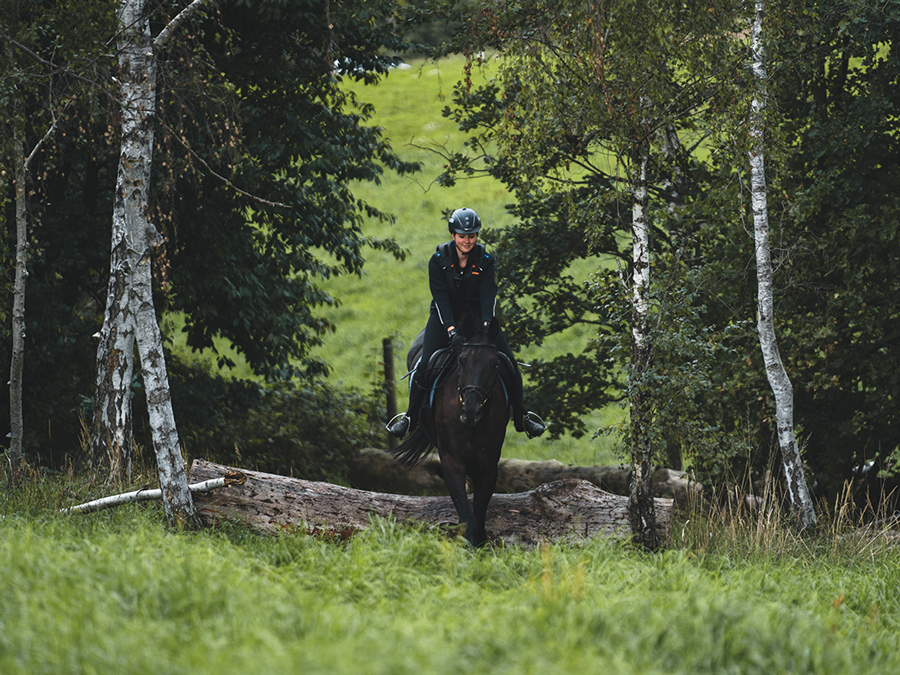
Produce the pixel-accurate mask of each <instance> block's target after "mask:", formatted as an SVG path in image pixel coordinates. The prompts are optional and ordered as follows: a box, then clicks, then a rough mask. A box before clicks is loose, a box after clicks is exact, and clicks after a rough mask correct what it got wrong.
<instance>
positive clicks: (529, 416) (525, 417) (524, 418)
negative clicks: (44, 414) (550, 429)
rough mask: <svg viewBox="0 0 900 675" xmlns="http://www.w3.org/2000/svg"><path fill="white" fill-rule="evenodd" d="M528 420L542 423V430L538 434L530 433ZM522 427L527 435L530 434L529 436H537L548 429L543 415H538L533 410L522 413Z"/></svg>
mask: <svg viewBox="0 0 900 675" xmlns="http://www.w3.org/2000/svg"><path fill="white" fill-rule="evenodd" d="M526 422H533V423H535V424H540V425H541V430H540V431H539V432H537V433H536V434H532V433H530V432H529V431H528V425H527V424H525V423H526ZM522 427H523V429H524V430H525V435H526V436H528V438H537V437H538V436H540V435H541V434H542V433H544V432H545V431H547V425H546V423H544V420H542V419H541V416H540V415H538V414H537V413H536V412H531V411H529V412H527V413H525V414H524V415H522Z"/></svg>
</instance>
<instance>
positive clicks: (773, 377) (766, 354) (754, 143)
mask: <svg viewBox="0 0 900 675" xmlns="http://www.w3.org/2000/svg"><path fill="white" fill-rule="evenodd" d="M764 15H765V2H764V0H756V3H755V11H754V15H753V20H752V22H751V38H752V46H753V76H754V80H755V82H756V91H755V94H754V98H753V101H752V102H751V112H750V137H751V149H750V153H749V155H750V185H751V195H752V208H753V232H754V239H755V242H756V277H757V286H758V319H757V329H758V331H759V344H760V347H761V348H762V353H763V361H764V363H765V367H766V376H767V377H768V380H769V386H770V387H771V388H772V392H773V394H774V395H775V419H776V426H777V432H778V444H779V446H780V447H781V458H782V463H783V465H784V477H785V482H786V485H787V491H788V495H789V497H790V500H791V505H792V507H793V510H794V513H795V515H796V516H797V517H798V519H799V523H800V527H801V528H802V529H806V528H811V527H815V525H816V513H815V509H814V507H813V503H812V499H811V497H810V494H809V489H808V487H807V484H806V477H805V475H804V471H803V465H802V464H801V462H800V452H799V450H798V448H797V441H796V438H795V436H794V390H793V387H792V386H791V381H790V378H789V377H788V374H787V372H786V371H785V369H784V364H783V363H782V361H781V354H780V353H779V351H778V341H777V338H776V336H775V303H774V300H773V297H772V259H771V252H770V248H769V215H768V204H767V194H766V174H765V161H764V160H765V156H764V136H763V132H764V124H763V111H764V110H765V105H766V102H765V96H766V68H765V63H764V49H763V42H762V20H763V17H764Z"/></svg>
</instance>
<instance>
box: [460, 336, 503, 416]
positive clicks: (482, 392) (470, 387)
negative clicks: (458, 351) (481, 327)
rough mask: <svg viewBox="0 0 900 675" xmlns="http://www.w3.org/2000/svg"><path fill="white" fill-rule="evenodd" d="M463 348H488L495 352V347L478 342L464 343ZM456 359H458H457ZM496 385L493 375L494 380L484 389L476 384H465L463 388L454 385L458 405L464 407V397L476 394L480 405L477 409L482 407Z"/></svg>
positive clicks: (495, 378)
mask: <svg viewBox="0 0 900 675" xmlns="http://www.w3.org/2000/svg"><path fill="white" fill-rule="evenodd" d="M463 347H464V348H465V347H490V348H491V349H493V350H494V351H498V350H497V345H492V344H490V343H479V342H466V343H464V344H463ZM457 358H458V357H457ZM495 384H497V376H496V375H495V377H494V379H493V380H491V386H490V387H488V388H487V389H485V388H484V387H480V386H478V385H477V384H467V385H466V386H465V387H463V386H460V384H459V383H457V385H456V391H457V394H458V395H459V403H460V405H465V400H466V397H467V396H468V395H469V394H470V393H475V394H478V396H479V398H481V403H479V404H478V407H482V406H484V404H485V403H487V400H488V399H489V398H490V397H491V392H493V391H494V385H495Z"/></svg>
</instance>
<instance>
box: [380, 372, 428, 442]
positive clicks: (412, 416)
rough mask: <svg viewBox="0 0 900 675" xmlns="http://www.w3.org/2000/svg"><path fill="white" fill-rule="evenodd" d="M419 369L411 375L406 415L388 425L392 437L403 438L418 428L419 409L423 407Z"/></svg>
mask: <svg viewBox="0 0 900 675" xmlns="http://www.w3.org/2000/svg"><path fill="white" fill-rule="evenodd" d="M418 374H419V371H418V369H417V370H415V371H414V372H413V374H412V375H411V377H412V381H411V382H410V383H409V409H408V410H407V411H406V412H405V413H401V414H399V415H397V416H396V417H394V418H393V419H392V420H391V421H390V422H388V423H387V427H386V428H387V430H388V433H389V434H390V435H391V436H396V437H397V438H403V437H404V436H406V434H408V433H409V431H410V430H411V429H415V428H416V424H417V423H418V421H419V408H420V407H421V405H422V387H421V386H420V385H419V382H418V378H417V376H418Z"/></svg>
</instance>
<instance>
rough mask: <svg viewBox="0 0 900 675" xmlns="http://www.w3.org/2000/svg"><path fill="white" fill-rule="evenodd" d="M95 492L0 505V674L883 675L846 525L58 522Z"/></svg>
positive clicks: (124, 518)
mask: <svg viewBox="0 0 900 675" xmlns="http://www.w3.org/2000/svg"><path fill="white" fill-rule="evenodd" d="M0 474H2V471H0ZM0 478H3V479H4V481H3V482H4V485H5V484H6V483H5V477H4V476H2V475H0ZM108 491H109V488H107V487H100V486H90V485H83V484H78V483H77V482H75V481H72V480H70V479H66V478H63V479H60V478H55V477H54V478H47V477H40V476H33V477H31V478H30V479H29V480H28V482H27V484H26V485H25V487H24V489H22V490H21V491H19V492H15V493H13V492H10V491H8V490H6V491H3V492H2V493H0V570H2V574H0V598H2V600H0V673H3V674H4V675H42V674H46V675H65V674H68V673H72V674H75V673H78V674H95V673H96V674H104V673H126V672H127V673H136V674H142V673H154V674H156V675H168V674H172V675H175V674H183V675H204V674H206V673H209V674H210V675H212V674H215V675H229V674H232V673H234V674H245V673H259V674H260V675H278V674H281V673H284V674H286V675H287V674H291V675H294V674H296V673H305V674H314V673H328V674H331V675H334V674H338V673H347V674H352V675H360V674H369V673H371V674H384V675H388V674H390V675H402V674H403V673H410V674H411V675H413V674H414V675H419V674H421V673H426V674H431V673H435V674H439V673H448V674H449V673H459V672H465V673H473V674H477V673H486V674H487V673H490V674H491V675H497V674H498V673H515V674H516V675H519V674H523V673H541V674H545V673H554V674H556V673H560V674H562V673H578V674H579V675H580V674H583V673H609V674H611V675H616V674H620V673H621V674H622V675H633V674H636V673H641V674H644V675H653V674H656V673H660V674H662V673H667V674H680V673H684V674H686V675H687V674H690V675H699V674H704V673H709V674H711V675H712V674H715V675H719V674H721V673H742V674H747V675H749V674H756V673H758V674H760V675H773V674H777V673H791V674H803V673H809V674H810V675H813V674H814V675H829V674H835V675H837V674H845V673H846V674H847V675H851V674H852V675H865V674H868V673H873V674H874V673H881V674H885V675H888V674H890V673H896V672H900V594H898V593H897V588H898V585H900V548H898V546H897V545H896V544H886V543H885V541H884V540H883V539H881V538H880V537H879V536H877V534H876V533H874V532H865V533H860V532H859V531H855V530H853V529H852V528H850V527H848V526H847V523H844V524H843V525H840V524H839V525H837V526H835V527H833V528H830V527H829V526H827V525H826V526H825V527H824V528H823V530H822V531H821V532H820V533H819V534H818V535H817V536H816V537H814V538H809V539H798V538H797V537H795V536H794V535H792V534H791V533H790V530H789V528H787V527H785V526H784V525H783V524H781V523H778V522H772V521H770V520H769V519H768V518H766V517H765V515H764V516H763V517H761V518H760V519H759V520H742V519H740V518H736V517H734V516H730V515H726V516H723V517H721V518H717V517H706V516H701V515H700V514H682V517H681V518H680V522H679V523H678V524H677V525H676V527H675V529H674V530H673V540H672V542H671V545H670V546H669V548H668V549H667V550H665V551H664V552H661V553H658V554H654V555H648V554H643V553H639V552H636V551H635V550H633V549H630V548H628V547H626V546H625V545H623V544H622V543H621V542H616V541H612V540H605V539H599V540H595V541H591V542H588V543H580V544H578V543H568V544H566V543H557V544H552V545H546V546H543V547H539V548H535V549H523V548H517V547H488V548H485V549H481V550H477V551H476V550H472V549H471V548H469V547H467V546H466V545H465V544H464V543H462V542H461V541H460V540H459V539H453V538H449V537H448V536H447V535H446V534H443V533H441V532H438V531H434V530H428V529H421V528H415V527H410V526H401V525H398V524H397V523H395V522H392V521H389V520H374V521H372V523H371V525H370V527H369V528H368V529H367V530H365V531H363V532H361V533H358V534H356V535H354V536H352V537H350V538H348V539H346V540H340V539H330V538H322V537H316V536H309V535H307V534H304V533H302V532H292V533H284V534H282V535H280V536H274V537H262V536H258V535H256V534H253V533H252V532H250V531H248V530H245V529H242V528H240V527H237V526H233V525H222V526H219V527H217V528H216V529H214V530H204V531H201V532H183V531H177V530H171V529H168V528H166V527H165V525H164V519H163V516H162V512H161V508H160V507H159V506H158V505H156V504H145V505H139V504H132V505H128V506H123V507H119V508H117V509H113V510H110V511H103V512H98V513H94V514H89V515H75V516H62V515H59V514H58V513H57V512H56V511H57V509H58V508H59V507H60V506H65V505H71V504H73V503H76V502H78V501H81V500H83V499H86V498H88V497H91V496H95V495H96V494H98V493H107V492H108Z"/></svg>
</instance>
